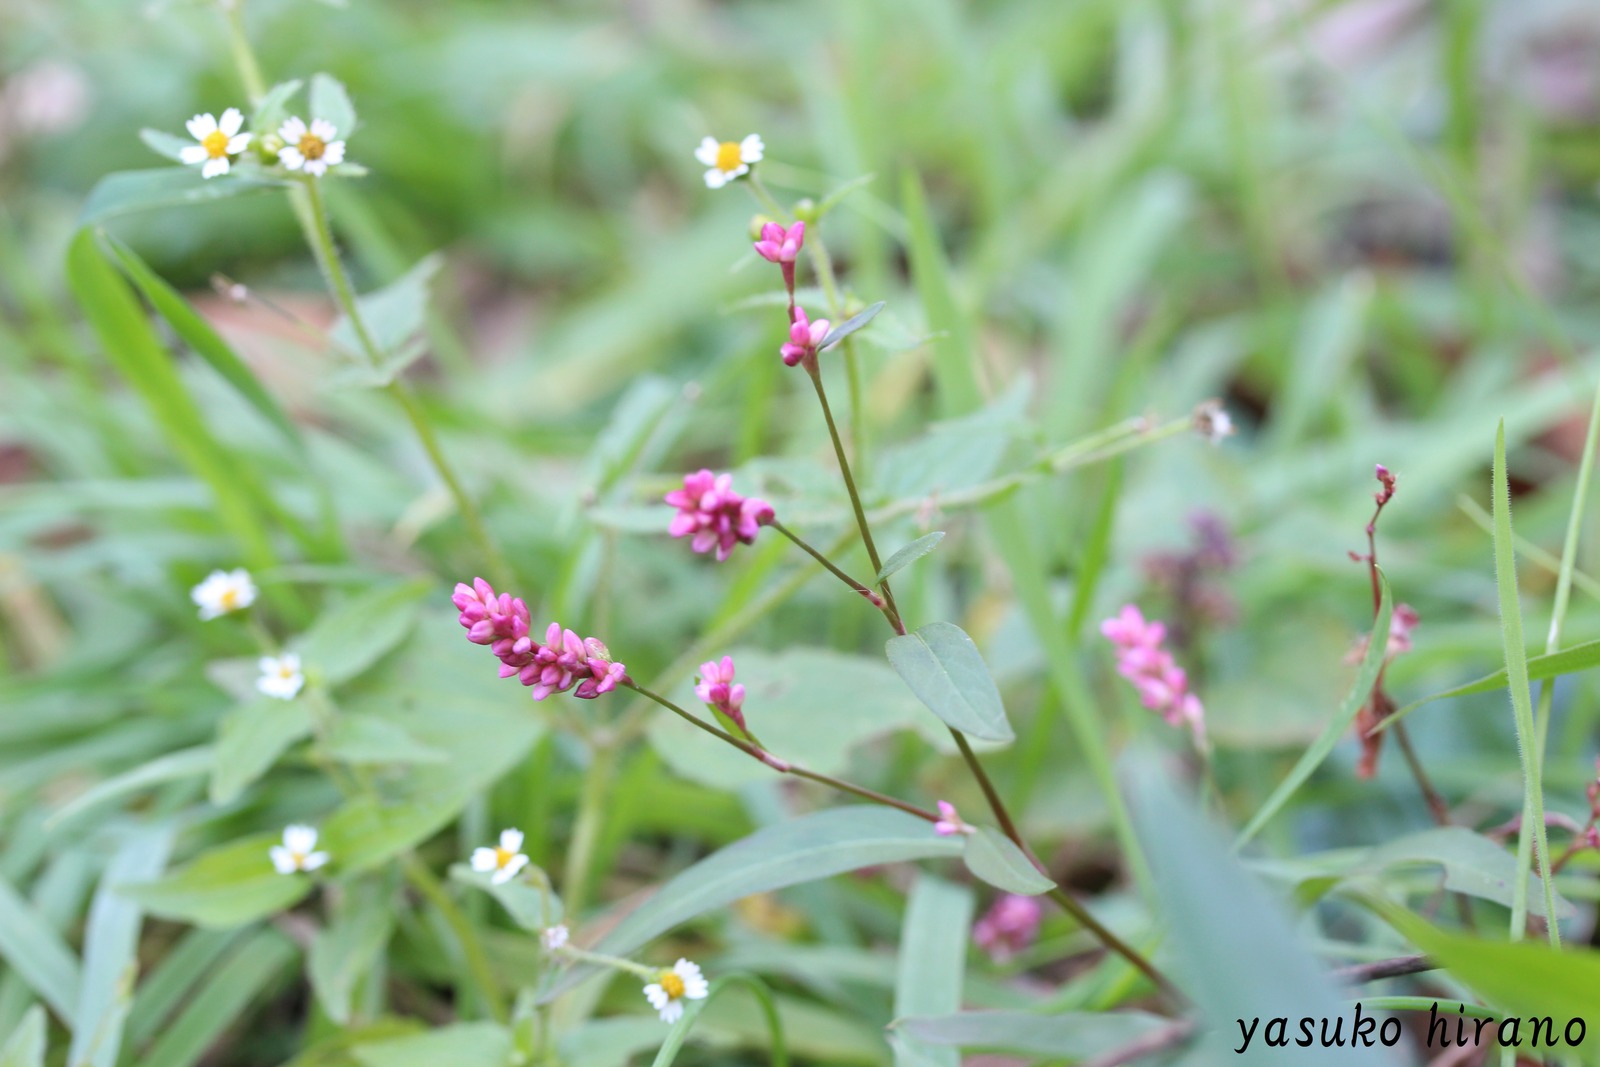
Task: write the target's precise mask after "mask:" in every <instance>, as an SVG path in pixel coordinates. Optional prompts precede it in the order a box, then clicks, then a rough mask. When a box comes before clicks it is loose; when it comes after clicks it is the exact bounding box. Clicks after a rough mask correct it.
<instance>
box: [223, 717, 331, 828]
mask: <svg viewBox="0 0 1600 1067" xmlns="http://www.w3.org/2000/svg"><path fill="white" fill-rule="evenodd" d="M309 736H311V708H310V707H309V705H307V704H306V702H305V701H304V700H298V699H297V700H277V699H275V698H273V697H267V696H262V697H257V698H256V699H255V700H251V701H248V702H247V703H244V704H240V705H239V706H238V707H236V708H234V709H233V710H232V711H230V712H228V714H227V715H226V716H225V717H224V718H223V720H222V725H221V726H220V727H218V730H217V743H216V746H215V748H214V750H213V763H212V767H211V803H213V804H231V803H233V801H234V800H235V799H237V798H238V796H239V794H240V793H242V792H244V790H245V788H246V787H247V786H249V785H250V784H251V783H253V782H254V781H255V780H256V779H257V778H260V777H261V776H262V775H263V774H265V773H267V771H268V770H270V769H271V768H272V765H273V764H274V763H276V762H278V757H279V756H281V755H283V754H284V752H286V751H287V750H288V748H289V746H290V745H292V744H294V743H295V742H296V741H299V740H300V739H301V738H303V737H309Z"/></svg>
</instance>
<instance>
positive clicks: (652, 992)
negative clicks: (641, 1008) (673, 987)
mask: <svg viewBox="0 0 1600 1067" xmlns="http://www.w3.org/2000/svg"><path fill="white" fill-rule="evenodd" d="M644 998H645V999H646V1000H648V1001H649V1002H650V1006H651V1007H652V1008H654V1009H656V1010H657V1011H660V1010H661V1009H662V1008H664V1007H666V1006H667V1004H668V1003H670V1002H671V1000H672V998H671V997H669V996H667V991H666V990H665V989H662V988H661V984H660V983H659V982H651V983H650V984H649V985H647V986H645V987H644Z"/></svg>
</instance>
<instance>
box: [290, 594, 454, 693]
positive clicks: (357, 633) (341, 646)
mask: <svg viewBox="0 0 1600 1067" xmlns="http://www.w3.org/2000/svg"><path fill="white" fill-rule="evenodd" d="M432 588H433V585H432V583H431V582H429V581H427V580H425V579H417V580H414V581H409V582H401V583H399V584H397V585H380V586H375V587H374V588H372V589H368V590H365V591H364V592H361V593H358V594H356V595H355V596H353V597H351V598H349V599H348V600H345V601H343V602H342V603H340V604H339V605H338V606H336V607H334V608H333V609H332V610H330V611H327V612H324V613H323V614H322V615H321V616H319V617H318V618H317V621H316V623H314V624H313V625H312V627H311V629H310V630H309V631H307V633H306V634H305V636H304V637H302V638H301V639H300V640H299V641H298V642H296V646H297V647H298V648H299V650H300V655H301V658H302V659H304V661H305V667H306V670H308V671H310V670H316V671H318V672H319V673H320V674H321V676H322V680H323V682H324V683H326V684H328V685H338V684H339V683H341V682H347V681H349V680H350V679H352V678H354V677H356V676H357V675H359V674H361V673H362V672H363V671H365V670H366V669H367V668H368V667H371V666H372V665H373V664H374V663H376V662H378V660H379V659H380V658H382V657H383V655H384V654H385V653H387V652H389V651H390V650H391V649H393V648H394V647H395V646H396V645H398V644H399V643H400V642H401V641H404V640H405V639H406V637H407V635H409V634H410V633H411V629H412V627H413V626H415V625H416V621H417V615H418V612H419V605H420V603H421V601H422V598H423V597H425V596H427V595H428V592H429V590H431V589H432Z"/></svg>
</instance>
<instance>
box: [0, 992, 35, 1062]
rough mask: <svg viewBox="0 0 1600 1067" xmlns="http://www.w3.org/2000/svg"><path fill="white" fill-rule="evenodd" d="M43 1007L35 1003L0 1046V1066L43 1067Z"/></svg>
mask: <svg viewBox="0 0 1600 1067" xmlns="http://www.w3.org/2000/svg"><path fill="white" fill-rule="evenodd" d="M44 1041H45V1019H44V1009H43V1008H41V1007H39V1006H38V1005H37V1004H35V1005H34V1006H33V1007H31V1008H29V1009H28V1013H27V1014H26V1015H24V1016H23V1017H22V1022H21V1023H19V1024H18V1025H17V1028H16V1029H15V1030H13V1031H12V1032H11V1036H9V1037H7V1038H6V1043H5V1045H4V1046H0V1067H44V1052H45V1044H44Z"/></svg>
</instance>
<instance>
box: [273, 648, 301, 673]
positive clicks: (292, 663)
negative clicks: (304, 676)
mask: <svg viewBox="0 0 1600 1067" xmlns="http://www.w3.org/2000/svg"><path fill="white" fill-rule="evenodd" d="M278 670H280V671H282V672H284V673H285V674H299V673H300V657H299V656H298V655H296V654H295V653H293V652H285V653H284V654H283V655H281V656H279V657H278Z"/></svg>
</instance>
